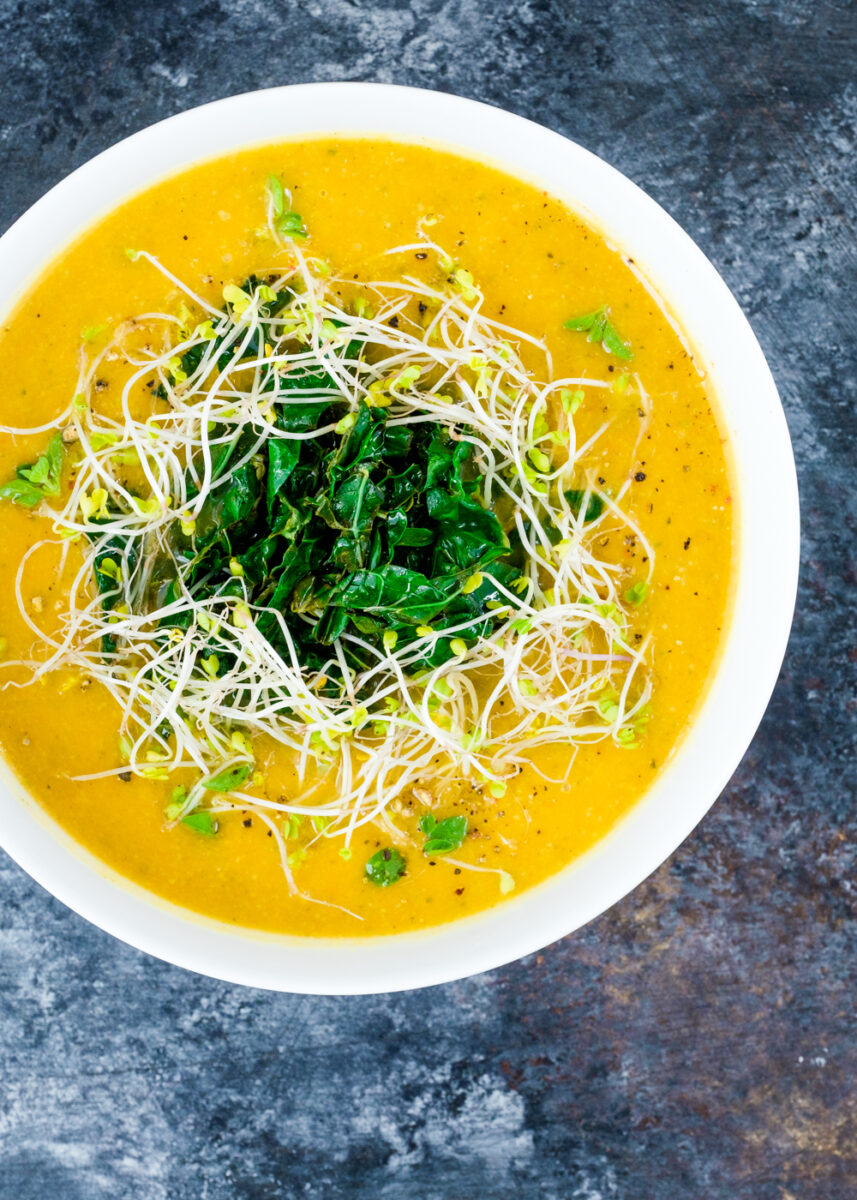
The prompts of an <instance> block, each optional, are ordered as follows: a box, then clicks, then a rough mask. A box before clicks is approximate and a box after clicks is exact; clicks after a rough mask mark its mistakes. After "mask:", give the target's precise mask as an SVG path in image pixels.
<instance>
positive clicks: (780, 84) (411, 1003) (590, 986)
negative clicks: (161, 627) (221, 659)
mask: <svg viewBox="0 0 857 1200" xmlns="http://www.w3.org/2000/svg"><path fill="white" fill-rule="evenodd" d="M0 45H2V51H0V68H2V69H0V228H5V227H6V225H8V224H9V223H10V222H11V221H12V220H13V219H14V218H15V217H16V216H18V215H19V213H21V212H22V211H23V210H24V209H25V208H26V207H27V206H28V205H29V204H30V203H32V201H34V200H35V199H36V198H37V197H38V196H39V195H40V193H41V192H42V191H44V190H45V189H46V188H47V187H48V186H50V185H51V184H53V183H54V182H56V181H57V180H58V179H60V178H62V176H64V175H65V174H66V173H67V172H68V171H69V170H70V169H71V168H72V167H74V166H76V165H77V164H79V163H81V162H83V161H84V160H86V159H87V158H89V157H90V156H91V155H93V154H95V153H96V152H97V151H99V150H101V149H102V148H104V147H105V146H108V145H110V144H111V143H112V142H114V141H116V140H117V139H119V138H120V137H122V136H124V135H125V134H127V133H129V132H131V131H133V130H135V129H138V128H140V127H141V126H143V125H146V124H149V123H150V122H152V121H155V120H157V119H159V118H161V117H164V116H167V115H169V114H170V113H173V112H176V111H178V110H180V109H183V108H187V107H190V106H192V105H195V104H199V103H201V102H203V101H206V100H210V99H213V98H215V97H219V96H224V95H228V94H230V93H233V92H240V91H244V90H247V89H250V88H257V87H265V86H269V85H272V84H280V83H292V82H301V81H306V80H329V79H361V80H381V81H392V82H397V83H410V84H417V85H421V86H424V87H433V88H441V89H444V90H448V91H454V92H459V93H461V94H463V95H468V96H474V97H477V98H479V99H483V100H487V101H489V102H491V103H495V104H499V105H503V106H504V107H506V108H509V109H512V110H513V111H515V112H519V113H522V114H524V115H526V116H529V117H533V118H535V119H536V120H539V121H541V122H543V123H544V124H547V125H549V126H551V127H552V128H554V129H557V130H560V131H561V132H563V133H566V134H568V135H570V136H571V137H573V138H575V139H577V140H578V141H581V142H583V143H584V144H585V145H587V146H589V147H590V148H591V149H593V150H595V151H596V152H597V153H599V154H601V155H603V156H604V157H605V158H606V159H608V161H610V162H611V163H613V164H615V165H616V166H617V167H619V168H620V170H622V171H624V172H625V173H626V174H628V175H630V176H631V178H632V179H635V180H636V181H637V182H638V183H640V184H641V185H642V186H643V187H644V188H646V190H647V191H649V192H650V193H651V194H652V195H653V196H654V197H655V198H656V199H657V200H659V201H660V202H661V204H663V205H664V206H665V207H666V208H667V210H668V211H669V212H671V213H672V214H673V215H674V216H675V217H676V218H677V219H678V220H679V221H680V222H681V224H682V225H683V226H684V227H685V228H686V229H687V230H688V231H689V232H690V233H691V235H692V236H693V237H694V238H695V239H696V240H697V241H698V242H699V243H700V245H701V246H702V247H703V249H704V250H705V251H706V252H707V253H708V255H709V256H710V257H711V258H712V259H713V261H714V263H715V264H716V265H717V267H718V268H719V269H720V270H721V272H722V273H723V274H724V276H725V278H726V279H727V281H728V282H729V284H730V285H731V287H732V289H733V290H734V292H735V293H736V295H737V296H738V299H739V300H740V301H741V303H742V305H743V306H744V309H745V311H746V312H747V313H748V315H749V317H750V319H751V321H752V323H753V326H754V328H755V330H756V333H757V334H758V336H759V338H760V340H761V342H762V345H763V347H764V349H765V351H766V353H767V355H768V357H769V360H770V363H771V365H772V367H773V370H774V374H775V375H776V377H777V381H778V383H779V386H780V389H781V392H782V396H783V401H784V403H785V407H786V412H787V414H788V419H789V424H790V427H791V431H792V436H793V439H794V444H795V450H796V453H797V459H798V467H799V472H800V482H801V488H802V504H803V522H804V542H803V557H802V577H801V590H800V598H799V604H798V613H797V619H796V623H795V628H794V633H793V636H792V640H791V646H790V649H789V654H788V658H787V660H786V664H785V667H784V669H783V673H782V677H781V679H780V682H779V686H778V688H777V691H776V695H775V697H774V701H773V703H772V705H771V708H770V710H769V712H768V715H767V717H766V719H765V721H764V724H763V725H762V728H761V730H760V732H759V734H758V736H757V738H756V740H755V741H754V743H753V745H752V748H751V749H750V751H749V753H748V755H747V757H746V759H745V761H744V763H743V764H742V766H741V768H740V770H739V771H738V773H737V775H736V776H735V778H734V779H733V781H732V783H731V784H730V786H729V787H728V788H727V790H726V793H725V795H724V796H723V797H722V798H721V800H720V802H719V803H718V805H717V806H716V807H715V809H714V810H713V811H712V812H711V814H710V815H709V816H708V817H707V818H706V820H705V821H704V822H703V823H702V825H701V827H700V828H699V829H698V830H697V831H696V833H695V834H694V835H693V836H692V837H691V838H690V839H689V840H688V841H687V842H686V843H685V844H684V845H683V846H682V847H681V849H680V850H679V851H678V852H677V853H676V854H675V855H674V856H673V857H672V859H670V861H669V862H668V863H666V865H665V866H663V867H662V868H661V869H660V870H659V871H658V872H657V873H656V874H655V875H654V876H653V877H652V878H651V879H650V880H649V881H648V882H647V883H646V884H644V885H643V886H642V887H641V888H639V889H638V890H637V891H636V892H635V893H634V894H633V895H632V896H631V897H629V898H628V899H626V900H625V901H624V902H623V903H621V904H619V905H617V906H616V907H615V908H614V909H613V910H612V911H611V912H609V913H608V914H607V915H605V916H603V917H601V918H600V919H599V920H597V921H595V922H593V924H591V925H590V926H589V927H588V928H587V929H585V930H584V931H582V932H581V933H579V934H577V935H575V936H573V937H569V938H566V939H565V940H564V941H563V942H560V943H559V944H557V945H554V946H552V947H550V948H549V949H548V950H545V951H544V953H542V954H539V955H536V956H533V957H531V958H529V959H526V960H524V961H522V962H519V963H516V964H514V965H512V966H510V967H506V968H504V969H503V970H499V971H495V972H493V973H491V974H487V975H482V976H479V977H477V978H475V979H470V980H466V981H464V982H462V983H458V984H453V985H450V986H447V987H441V988H434V989H431V990H428V991H423V992H417V993H411V994H406V995H397V996H392V997H389V996H378V997H370V998H363V999H317V998H299V997H292V996H277V995H269V994H265V993H262V992H254V991H250V990H245V989H242V988H238V987H232V986H229V985H226V984H221V983H217V982H213V981H211V980H208V979H202V978H198V977H195V976H191V975H189V974H186V973H184V972H182V971H180V970H178V969H174V968H172V967H169V966H165V965H164V964H163V963H160V962H156V961H154V960H152V959H149V958H146V957H144V956H143V955H141V954H138V953H137V952H136V951H134V950H130V949H128V948H127V947H125V946H123V945H120V944H119V943H118V942H115V941H113V940H112V939H111V938H109V937H108V936H107V935H106V934H103V933H100V932H99V931H98V930H97V929H94V928H91V927H90V926H88V925H86V924H84V922H83V921H81V920H79V919H78V918H77V917H76V916H74V915H72V914H71V913H70V912H69V911H67V910H66V909H65V908H63V907H62V905H60V904H59V903H57V902H56V901H54V900H53V899H51V898H50V897H49V896H48V895H46V894H45V893H44V892H43V891H42V890H41V889H40V888H38V887H37V886H36V885H35V884H34V883H32V882H31V881H30V879H29V878H28V877H27V876H25V875H24V874H23V873H22V872H21V871H20V870H18V869H17V867H15V866H14V865H13V864H12V863H11V862H10V861H9V860H8V859H6V858H4V857H2V856H0V1064H2V1065H0V1198H2V1200H102V1198H103V1200H107V1198H109V1200H131V1198H133V1200H227V1198H233V1197H234V1198H236V1200H291V1198H293V1197H294V1198H297V1197H303V1198H307V1200H337V1198H339V1197H343V1198H346V1197H347V1198H348V1200H364V1198H365V1200H369V1198H370V1197H371V1198H372V1200H405V1198H407V1200H476V1198H477V1197H479V1198H483V1197H489V1198H490V1200H505V1198H507V1197H508V1198H510V1200H511V1198H514V1200H529V1198H531V1197H532V1198H536V1197H538V1198H540V1200H608V1198H613V1197H618V1198H620V1200H679V1198H681V1200H685V1198H687V1200H846V1198H847V1200H850V1198H851V1197H853V1196H854V1195H855V1194H857V1091H855V1088H854V1079H855V1076H857V1022H855V1002H854V995H855V988H857V925H855V919H854V918H855V903H857V894H855V867H857V854H855V815H857V770H856V769H855V757H857V756H855V749H857V746H855V742H857V737H855V734H856V733H857V699H855V696H857V688H855V682H857V607H855V601H857V499H855V495H857V384H855V380H857V349H855V347H857V338H855V324H857V304H856V303H855V289H854V281H855V265H857V264H855V258H857V254H855V247H857V242H855V232H854V225H855V197H857V177H855V167H854V162H855V152H857V146H855V123H856V122H857V82H855V76H857V73H855V65H857V9H855V6H854V4H853V3H850V2H849V0H840V2H834V0H718V2H717V3H715V4H701V3H695V2H694V0H602V3H599V4H595V3H587V4H583V3H580V2H578V0H565V2H563V0H516V2H510V0H446V2H444V0H412V3H410V4H405V3H399V4H397V3H395V2H394V0H389V2H388V3H379V2H377V0H363V2H361V0H309V2H306V0H304V2H301V3H298V2H297V0H172V2H170V3H166V2H164V0H155V2H150V3H148V4H140V3H131V2H129V0H113V2H112V3H106V2H105V0H57V2H56V3H46V2H45V0H0ZM849 285H850V286H849Z"/></svg>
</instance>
